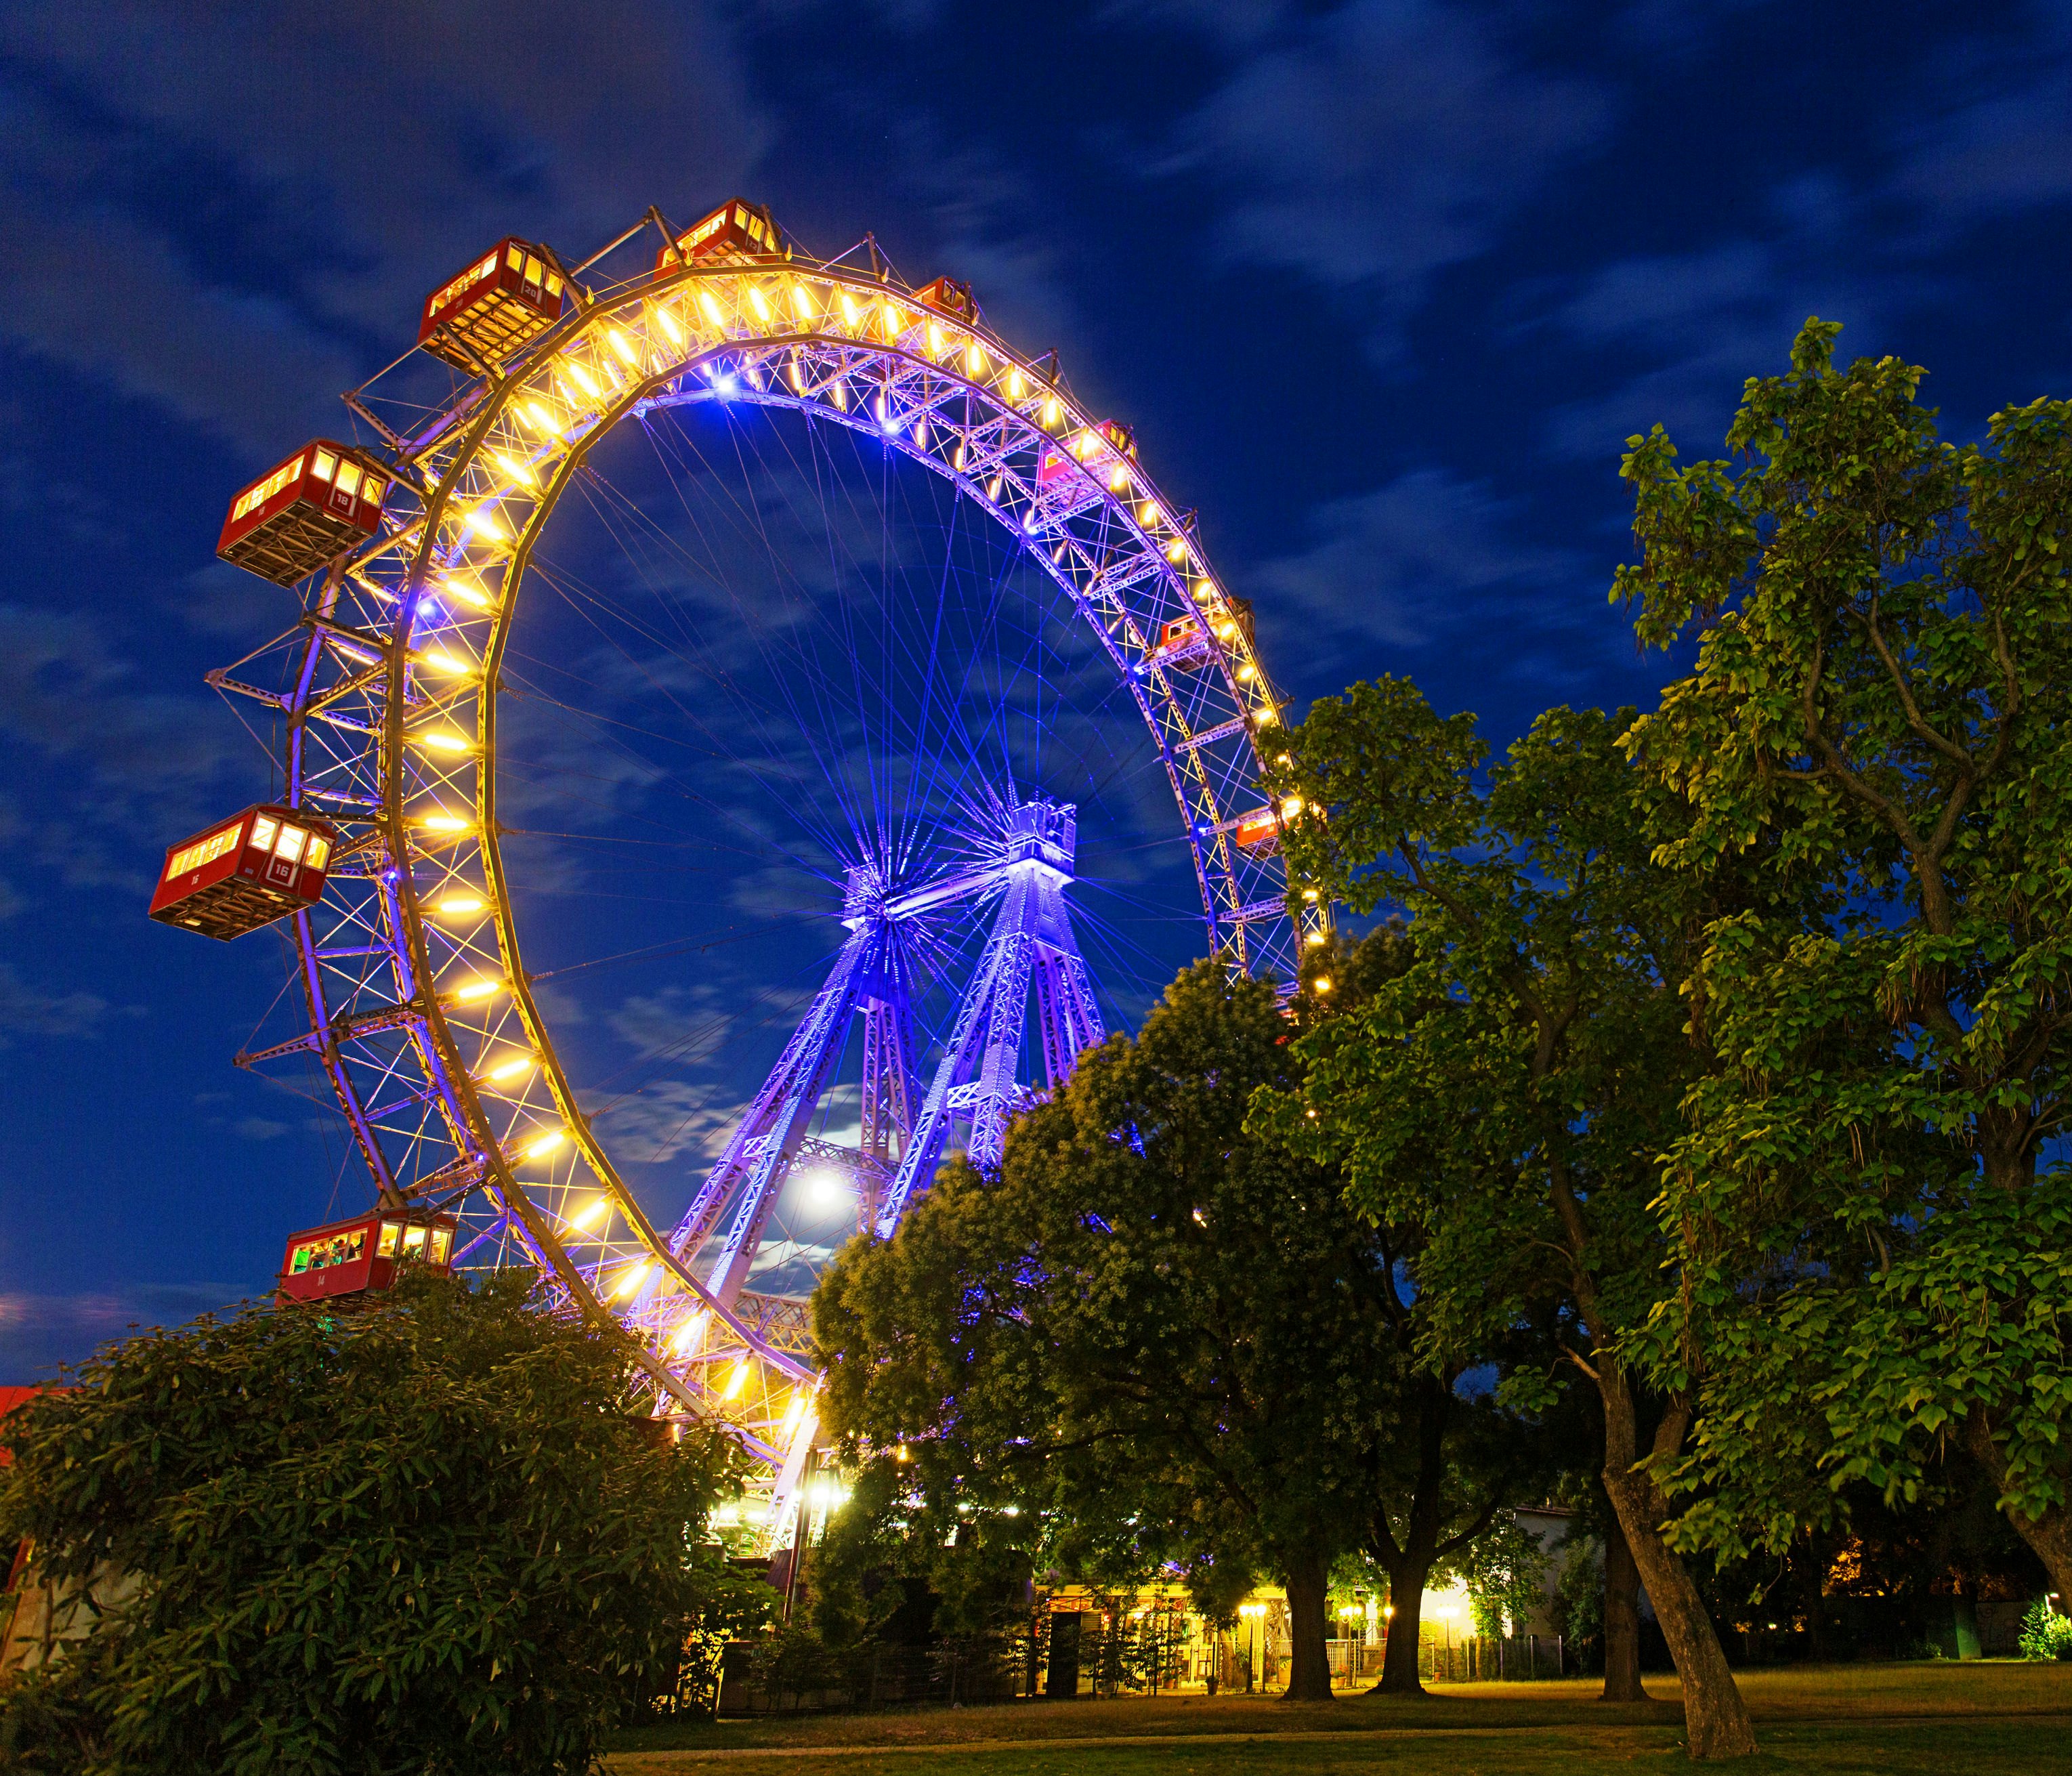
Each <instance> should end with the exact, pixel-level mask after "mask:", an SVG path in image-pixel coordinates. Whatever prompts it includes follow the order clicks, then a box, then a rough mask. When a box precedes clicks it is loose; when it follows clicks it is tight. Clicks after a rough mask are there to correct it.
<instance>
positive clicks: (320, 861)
mask: <svg viewBox="0 0 2072 1776" xmlns="http://www.w3.org/2000/svg"><path fill="white" fill-rule="evenodd" d="M302 861H303V862H304V863H306V864H307V865H309V866H310V869H312V870H321V869H323V866H324V865H325V864H326V863H327V862H329V861H331V841H330V840H329V839H327V838H326V837H324V836H323V834H322V833H311V834H310V849H309V853H308V855H306V857H304V858H303V859H302Z"/></svg>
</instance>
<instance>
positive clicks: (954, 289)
mask: <svg viewBox="0 0 2072 1776" xmlns="http://www.w3.org/2000/svg"><path fill="white" fill-rule="evenodd" d="M914 294H915V296H917V297H918V298H919V299H920V300H921V301H923V302H926V303H927V305H928V306H929V307H931V308H932V309H934V310H935V312H936V313H937V314H939V315H949V316H950V317H951V318H952V319H954V320H960V321H962V322H964V323H965V324H966V325H967V326H972V327H976V325H977V324H978V302H977V299H976V298H975V297H973V296H972V287H971V286H970V285H969V284H965V283H960V282H958V281H957V280H956V278H954V277H938V278H937V279H936V280H935V282H933V283H932V284H927V285H924V286H923V287H922V288H921V289H919V290H915V292H914Z"/></svg>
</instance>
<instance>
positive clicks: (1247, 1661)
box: [1237, 1603, 1266, 1696]
mask: <svg viewBox="0 0 2072 1776" xmlns="http://www.w3.org/2000/svg"><path fill="white" fill-rule="evenodd" d="M1237 1613H1238V1614H1239V1615H1241V1616H1246V1617H1249V1618H1251V1621H1252V1633H1251V1635H1250V1636H1249V1638H1250V1640H1251V1642H1252V1651H1250V1652H1248V1653H1247V1654H1246V1655H1245V1657H1244V1693H1245V1694H1246V1695H1247V1696H1249V1695H1251V1694H1252V1679H1254V1677H1255V1676H1256V1675H1258V1672H1259V1669H1260V1664H1259V1652H1260V1646H1259V1632H1260V1622H1261V1619H1262V1618H1264V1616H1265V1614H1266V1605H1264V1604H1263V1603H1241V1604H1239V1605H1238V1606H1237Z"/></svg>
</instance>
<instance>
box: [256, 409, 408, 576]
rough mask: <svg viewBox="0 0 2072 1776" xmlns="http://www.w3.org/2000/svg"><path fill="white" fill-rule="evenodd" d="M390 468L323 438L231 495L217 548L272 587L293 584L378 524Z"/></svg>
mask: <svg viewBox="0 0 2072 1776" xmlns="http://www.w3.org/2000/svg"><path fill="white" fill-rule="evenodd" d="M391 479H393V477H392V475H391V471H389V470H388V469H387V468H385V467H383V466H382V465H381V464H380V463H377V462H376V461H375V460H374V459H373V458H372V457H368V456H363V455H361V454H360V452H359V451H357V450H354V449H353V448H352V446H350V445H347V444H334V443H333V442H331V440H330V439H329V438H318V439H316V440H315V442H312V443H309V444H305V445H304V446H302V449H300V450H298V451H296V453H295V454H294V455H293V456H291V457H290V458H288V460H287V461H286V462H285V463H282V464H281V465H280V467H277V468H276V469H274V470H273V471H271V472H270V473H269V474H266V475H261V477H260V478H259V479H257V481H254V482H253V483H252V485H251V486H250V487H247V488H245V491H243V492H242V493H240V494H239V495H238V496H237V497H236V499H235V500H232V501H231V502H230V516H228V517H227V518H225V519H224V521H223V534H222V536H221V537H219V538H218V539H217V540H216V553H217V554H218V555H219V556H220V557H222V558H223V559H224V561H229V562H231V563H232V564H233V565H236V566H238V567H241V568H244V569H246V570H247V571H249V572H250V573H253V574H257V575H258V576H259V577H260V578H261V579H262V580H271V581H272V582H273V583H274V584H275V585H276V586H294V585H295V584H296V583H297V582H298V581H302V580H306V579H307V578H309V577H310V574H314V573H315V572H316V571H317V569H319V568H321V567H323V566H324V565H326V564H327V562H329V561H331V558H332V557H334V556H335V555H336V554H337V553H339V550H340V549H350V548H352V546H353V545H355V544H356V543H360V542H362V541H365V540H366V539H367V538H368V537H372V535H373V534H374V533H375V532H376V531H377V530H379V529H380V528H381V500H382V496H383V495H384V494H386V493H387V492H388V491H389V481H390V480H391Z"/></svg>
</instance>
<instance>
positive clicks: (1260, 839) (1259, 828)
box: [1231, 808, 1281, 857]
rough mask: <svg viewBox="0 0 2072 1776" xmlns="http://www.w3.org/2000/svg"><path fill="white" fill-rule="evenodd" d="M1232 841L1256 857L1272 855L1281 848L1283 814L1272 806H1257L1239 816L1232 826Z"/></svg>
mask: <svg viewBox="0 0 2072 1776" xmlns="http://www.w3.org/2000/svg"><path fill="white" fill-rule="evenodd" d="M1231 841H1232V842H1233V843H1234V844H1235V845H1236V846H1237V848H1238V849H1239V850H1240V851H1248V852H1250V853H1252V855H1253V856H1254V857H1271V856H1272V854H1273V853H1274V852H1276V851H1277V850H1279V849H1280V848H1281V816H1279V815H1277V814H1276V813H1275V812H1273V810H1272V808H1254V809H1253V810H1252V812H1250V813H1249V814H1242V815H1239V816H1238V821H1237V824H1236V825H1235V826H1233V827H1232V828H1231Z"/></svg>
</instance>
